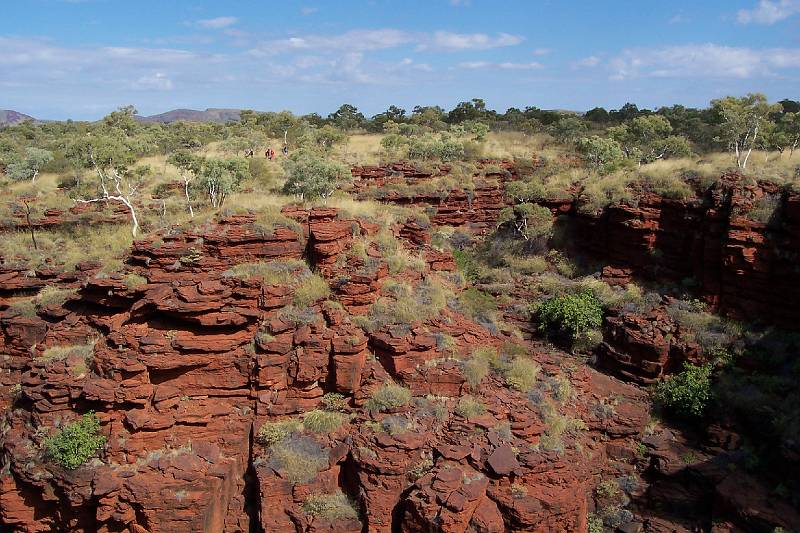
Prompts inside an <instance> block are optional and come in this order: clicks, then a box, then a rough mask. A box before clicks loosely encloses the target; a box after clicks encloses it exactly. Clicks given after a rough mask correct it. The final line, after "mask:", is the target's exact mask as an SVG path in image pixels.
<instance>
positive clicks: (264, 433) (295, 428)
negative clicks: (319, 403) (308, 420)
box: [256, 420, 303, 446]
mask: <svg viewBox="0 0 800 533" xmlns="http://www.w3.org/2000/svg"><path fill="white" fill-rule="evenodd" d="M302 429H303V424H302V422H300V421H299V420H282V421H280V422H267V423H265V424H264V425H262V426H261V428H260V429H259V430H258V433H257V434H256V440H258V441H259V442H260V443H261V444H263V445H264V446H272V445H273V444H275V443H277V442H280V441H282V440H284V439H286V438H287V437H289V436H290V435H291V434H292V433H296V432H299V431H301V430H302Z"/></svg>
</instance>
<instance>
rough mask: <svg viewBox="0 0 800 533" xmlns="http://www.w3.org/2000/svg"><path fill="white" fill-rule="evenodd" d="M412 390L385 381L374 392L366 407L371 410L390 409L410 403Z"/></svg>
mask: <svg viewBox="0 0 800 533" xmlns="http://www.w3.org/2000/svg"><path fill="white" fill-rule="evenodd" d="M410 401H411V391H410V390H408V389H407V388H405V387H403V386H402V385H398V384H396V383H385V384H383V385H382V386H381V387H380V388H378V389H376V390H375V392H373V393H372V397H371V398H370V399H369V400H367V402H366V403H365V404H364V407H365V408H367V409H368V410H370V411H378V412H382V411H390V410H392V409H397V408H400V407H403V406H405V405H408V402H410Z"/></svg>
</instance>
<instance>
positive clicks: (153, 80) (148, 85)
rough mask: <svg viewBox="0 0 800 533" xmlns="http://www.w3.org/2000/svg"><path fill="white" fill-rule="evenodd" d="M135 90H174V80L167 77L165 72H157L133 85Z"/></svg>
mask: <svg viewBox="0 0 800 533" xmlns="http://www.w3.org/2000/svg"><path fill="white" fill-rule="evenodd" d="M133 86H134V88H136V89H140V90H149V89H154V90H157V91H169V90H170V89H172V87H173V84H172V80H171V79H169V78H168V77H167V75H166V74H164V73H163V72H156V73H154V74H151V75H145V76H142V77H140V78H139V79H138V80H136V82H135V83H134V84H133Z"/></svg>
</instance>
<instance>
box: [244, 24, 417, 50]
mask: <svg viewBox="0 0 800 533" xmlns="http://www.w3.org/2000/svg"><path fill="white" fill-rule="evenodd" d="M412 42H414V37H413V36H412V35H411V34H409V33H406V32H403V31H400V30H393V29H382V30H352V31H349V32H346V33H342V34H338V35H304V36H297V37H289V38H288V39H275V40H272V41H265V42H262V43H260V44H259V45H258V46H256V47H255V48H253V49H251V50H250V53H251V54H252V55H255V56H270V55H276V54H280V53H283V52H287V51H311V50H319V51H329V52H342V51H351V52H366V51H370V50H383V49H387V48H396V47H398V46H401V45H404V44H409V43H412Z"/></svg>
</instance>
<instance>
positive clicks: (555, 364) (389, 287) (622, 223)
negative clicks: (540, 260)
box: [0, 162, 800, 533]
mask: <svg viewBox="0 0 800 533" xmlns="http://www.w3.org/2000/svg"><path fill="white" fill-rule="evenodd" d="M485 165H486V166H488V165H489V163H488V162H487V163H485ZM497 166H498V167H499V168H500V170H492V171H489V172H483V173H482V174H481V175H480V179H478V180H476V181H475V186H474V188H471V189H469V190H464V189H462V188H458V187H456V188H453V189H450V190H447V191H444V193H442V192H441V191H434V192H414V193H413V194H404V193H403V191H402V190H400V191H398V190H395V191H388V192H386V193H385V194H384V193H381V196H380V197H379V200H380V201H381V202H384V203H386V204H398V205H403V206H416V207H418V208H422V209H424V210H425V212H426V213H427V214H428V221H429V222H426V221H421V220H418V219H413V218H409V219H407V220H401V221H398V222H396V223H394V224H392V225H390V226H389V227H380V225H379V224H377V223H376V222H375V221H373V220H367V219H364V218H358V217H348V216H346V215H345V214H344V213H343V212H341V211H340V210H337V209H336V208H333V207H313V208H307V207H303V206H286V207H284V208H283V210H282V212H281V214H280V215H278V214H275V219H276V220H277V221H276V222H270V223H264V222H263V221H262V220H260V219H259V218H258V217H256V216H255V215H253V214H247V213H244V214H242V213H238V214H230V215H227V216H223V215H221V216H219V217H217V218H216V219H215V220H213V221H212V222H209V223H207V224H198V225H196V226H194V227H191V228H175V229H172V230H168V231H163V232H161V233H160V234H158V235H157V236H156V237H148V238H146V239H142V240H137V241H135V242H134V244H133V246H132V248H131V250H130V252H129V255H128V257H127V258H126V260H125V267H124V271H123V272H120V273H116V274H112V275H103V274H98V265H93V264H88V263H87V264H82V265H80V266H79V268H77V269H76V270H75V271H74V272H73V271H70V272H59V271H48V270H37V271H33V272H31V271H30V270H29V269H27V268H24V267H23V266H19V267H13V266H3V267H2V270H0V353H1V354H2V359H0V370H2V373H0V393H2V394H1V395H0V408H2V409H3V418H2V426H0V432H1V434H2V438H1V439H0V442H1V443H2V460H0V467H2V470H0V524H2V526H3V527H5V528H8V530H10V531H24V532H39V531H98V532H106V531H108V532H111V531H128V532H131V533H145V532H148V533H155V532H167V531H206V532H217V531H226V532H227V531H230V532H237V531H242V532H250V531H255V532H259V531H264V532H269V531H297V532H324V531H329V532H350V531H352V532H360V531H375V532H387V533H389V532H407V533H412V532H414V533H416V532H419V533H422V532H433V531H442V532H475V533H478V532H486V533H490V532H498V533H499V532H505V531H509V532H516V531H520V532H522V531H537V532H539V531H541V532H545V531H563V532H573V531H576V532H585V531H593V532H594V531H596V529H594V530H592V529H591V528H592V527H594V528H596V527H597V521H596V518H597V517H600V520H601V522H600V523H601V524H605V526H606V527H607V528H609V530H612V531H614V530H616V531H624V532H626V533H628V532H636V531H647V532H667V531H696V530H698V529H697V528H698V524H702V526H703V527H705V528H706V529H704V530H708V531H714V532H716V533H723V532H739V531H772V530H773V529H772V528H775V527H782V528H784V529H783V530H784V531H793V530H797V529H798V528H800V516H799V515H798V514H797V511H796V510H795V509H793V508H792V506H791V505H790V504H788V503H786V502H785V501H783V500H782V499H781V498H775V497H774V494H773V491H772V490H771V489H770V488H769V487H768V486H766V485H765V483H764V482H763V481H762V480H760V479H758V478H757V477H756V476H753V475H751V474H750V473H748V472H745V471H742V470H739V469H735V468H730V466H729V465H731V464H733V459H732V458H733V457H734V456H735V455H736V454H737V453H738V450H739V447H738V446H737V442H738V440H739V436H738V433H737V428H736V427H734V426H732V425H731V426H726V425H715V426H713V427H711V428H710V429H709V431H708V432H707V434H705V435H703V436H702V438H701V439H700V440H701V441H702V442H703V443H704V444H703V446H697V444H696V443H697V440H696V439H689V438H688V437H686V436H684V435H683V434H682V432H681V431H679V430H678V429H675V428H672V427H670V426H669V425H667V424H660V423H656V422H654V421H653V420H652V419H651V404H650V397H649V395H648V393H647V391H646V390H645V389H644V388H642V385H647V384H651V383H654V382H656V381H657V380H658V379H659V378H661V377H663V376H664V375H667V374H670V373H673V372H675V371H676V370H677V369H679V368H680V366H681V365H682V364H683V363H684V362H685V361H695V362H700V361H704V360H705V359H706V358H707V357H708V354H706V353H704V350H703V347H701V346H700V345H699V344H698V342H697V341H696V339H692V338H691V336H690V335H687V334H686V332H685V331H684V329H682V328H683V326H682V325H681V324H679V323H677V322H676V321H675V320H674V319H673V318H672V317H671V316H670V315H669V314H668V313H667V311H666V309H667V307H668V306H669V305H670V300H669V298H670V297H669V295H666V296H665V297H664V300H663V301H661V302H659V303H658V305H655V306H653V308H652V309H649V310H647V311H646V312H641V311H639V310H634V311H626V310H615V311H612V312H609V313H607V315H606V317H605V319H604V322H603V326H602V330H603V338H602V342H601V343H599V344H598V346H597V348H596V349H595V353H594V357H596V364H595V365H589V364H586V363H585V361H583V360H580V359H578V358H576V357H574V356H573V355H572V354H570V353H568V352H567V351H566V350H563V349H561V348H559V347H558V346H557V345H553V344H550V343H548V342H545V340H544V339H543V338H541V336H539V335H537V334H530V333H528V334H523V335H518V334H515V333H514V332H513V331H511V329H510V328H506V327H493V325H492V324H487V323H486V322H484V321H482V320H479V319H478V317H476V316H474V315H471V314H470V313H469V312H467V310H466V309H464V308H463V306H459V305H455V304H453V301H455V300H458V297H459V295H460V294H461V293H463V292H464V291H466V290H469V289H470V282H469V281H467V282H464V281H463V280H460V279H458V273H457V266H456V260H455V258H454V257H453V255H452V253H451V252H450V251H447V250H442V249H439V248H437V247H434V246H433V245H432V244H431V242H432V241H431V232H432V230H433V229H435V228H436V227H444V226H447V227H456V228H461V229H464V230H465V231H467V232H468V233H470V234H472V235H477V236H478V237H477V238H479V239H480V238H484V237H485V236H486V235H488V234H489V233H490V232H491V231H492V230H493V228H494V227H495V225H496V224H495V223H496V220H497V218H498V216H499V213H500V211H501V210H502V209H503V208H505V207H506V206H507V205H508V202H509V201H508V200H507V198H506V195H505V193H504V184H505V183H506V182H508V181H513V180H515V179H517V177H518V175H517V172H516V170H515V168H514V165H513V164H512V163H511V162H502V163H500V164H498V165H497ZM352 172H353V175H354V176H355V178H356V180H355V183H354V190H353V191H351V193H352V194H353V195H356V196H359V195H363V194H365V193H367V192H368V191H369V190H370V189H374V188H382V187H384V186H385V185H386V183H387V181H391V180H400V181H402V182H404V183H405V182H409V181H411V182H420V181H421V182H424V181H425V180H426V179H429V178H430V177H431V174H429V173H426V172H421V171H419V170H418V169H416V168H414V167H413V166H409V165H406V164H397V165H392V166H386V167H357V168H354V169H353V171H352ZM439 172H443V173H444V174H446V173H447V172H448V170H447V169H445V168H441V169H439ZM766 196H769V197H775V198H776V202H777V203H778V204H779V209H776V211H775V214H774V215H773V217H772V218H771V219H770V220H768V221H766V222H761V221H758V220H756V219H754V218H753V217H751V216H749V213H751V212H752V211H753V209H754V205H755V204H756V203H757V202H758V201H759V200H760V199H762V198H764V197H766ZM581 201H582V200H581V197H580V195H579V194H578V195H576V196H575V197H573V198H566V199H563V200H553V199H542V200H541V201H540V204H541V205H543V206H545V207H547V208H548V209H550V210H551V212H552V214H553V217H554V218H557V222H556V223H557V225H559V226H561V227H563V231H564V234H565V236H566V237H565V239H564V240H565V242H566V244H565V247H564V248H565V250H575V251H577V252H580V253H583V254H587V255H589V256H591V257H593V258H595V259H597V260H599V261H601V262H602V263H603V267H604V268H602V269H601V275H600V277H601V278H602V279H603V280H605V281H606V282H607V283H608V284H609V285H611V286H615V287H624V286H626V285H627V284H628V283H630V282H631V281H632V280H634V279H648V278H649V279H653V278H669V279H672V280H677V281H679V282H680V281H681V280H692V288H693V290H694V291H695V293H696V294H697V295H698V297H699V298H701V299H703V300H704V301H705V302H707V304H708V305H709V308H710V309H712V310H714V311H715V312H718V313H720V314H722V315H725V316H730V317H733V318H736V319H740V320H747V321H751V322H758V321H761V322H764V323H767V324H774V325H778V326H782V327H785V328H790V329H794V328H796V327H797V322H798V321H797V318H798V313H800V310H798V307H797V306H796V305H786V302H792V301H794V300H796V298H795V296H800V294H798V291H800V289H798V287H800V283H798V282H799V281H800V271H798V268H797V264H798V262H797V250H798V249H800V247H799V246H798V245H799V244H800V242H799V241H800V208H799V206H800V196H798V195H797V194H794V193H783V192H779V191H778V189H777V188H776V187H775V186H774V185H772V184H770V183H767V182H758V183H749V182H747V181H745V180H744V179H743V178H742V176H737V175H725V176H722V177H721V178H720V179H719V180H717V181H716V182H715V184H714V185H713V186H711V187H710V188H708V189H707V190H705V191H699V192H698V195H697V197H696V198H694V199H692V200H690V201H677V200H670V199H667V198H663V197H660V196H658V195H655V194H653V193H650V192H644V193H642V194H641V195H640V196H639V197H638V198H637V201H636V202H632V203H630V204H628V203H621V204H618V205H613V206H611V207H608V208H606V209H603V210H602V211H599V212H590V213H587V212H585V211H584V210H582V209H581ZM632 204H635V205H632ZM57 215H58V213H51V214H50V215H48V216H49V217H50V218H58V217H57ZM48 220H49V219H48ZM54 223H55V222H54ZM20 224H21V226H20V227H24V224H22V223H20ZM386 240H391V242H392V246H395V247H396V248H397V249H399V250H400V253H401V254H409V255H410V256H412V257H413V258H417V260H416V261H414V262H408V264H402V265H400V266H398V265H397V264H395V262H393V261H391V260H390V259H389V255H390V252H389V251H388V250H389V249H388V248H387V246H386V245H385V242H384V241H386ZM392 253H396V252H392ZM311 271H313V272H314V274H312V273H311ZM313 276H318V277H319V278H321V279H322V280H323V281H324V285H325V286H326V287H327V290H325V291H319V292H317V291H310V290H309V287H310V285H309V284H310V283H311V281H310V280H311V279H312V277H313ZM46 287H50V288H56V289H57V290H59V291H62V292H63V298H58V299H57V301H55V302H51V303H47V304H44V305H37V306H36V308H35V309H34V310H33V311H31V310H30V309H27V312H26V310H25V309H24V308H22V307H21V306H20V305H18V302H19V301H20V299H22V298H25V297H30V296H31V295H35V294H37V293H38V292H40V291H42V290H44V289H45V288H46ZM526 289H527V287H519V290H522V291H524V290H526ZM309 294H310V295H309ZM400 304H405V305H408V306H410V307H411V309H410V317H409V320H408V321H407V322H404V323H398V321H396V320H389V319H387V318H386V317H385V316H384V315H385V314H388V313H391V312H393V311H392V308H393V306H396V307H398V308H399V307H400ZM523 331H525V330H524V329H523ZM530 331H536V330H535V328H532V329H531V330H530ZM479 351H482V352H481V353H482V354H484V355H485V357H486V358H487V364H488V365H489V366H490V367H491V368H492V371H487V372H484V373H483V375H479V376H477V377H475V376H474V375H471V374H469V373H468V372H466V371H465V366H466V365H467V363H466V362H465V361H470V360H477V359H476V358H477V355H476V352H479ZM521 354H525V358H524V360H525V362H526V364H527V365H528V366H526V367H525V368H526V369H527V370H528V371H529V372H528V374H526V376H527V377H528V378H530V377H531V375H532V381H531V382H530V383H521V382H520V381H519V380H518V379H515V375H514V374H513V373H512V370H511V369H513V368H514V365H515V364H516V362H517V361H518V360H521V359H522V355H521ZM470 358H472V359H470ZM529 360H530V361H529ZM398 386H399V387H400V388H401V389H403V390H405V391H407V393H402V394H400V396H401V399H400V400H401V401H391V402H384V404H379V403H377V402H376V398H381V397H382V395H388V393H389V391H390V390H391V387H398ZM403 394H407V396H403ZM334 400H336V401H334ZM85 413H94V414H95V415H96V417H97V419H98V421H99V427H100V434H101V435H102V436H103V437H104V438H105V444H104V446H103V447H102V450H101V452H100V453H99V455H98V457H95V458H93V459H91V460H89V461H88V462H87V463H86V464H84V465H82V466H80V467H78V468H75V469H68V468H64V467H62V466H59V465H58V464H54V463H53V462H51V461H48V460H46V459H44V458H43V451H42V450H43V447H44V445H45V441H46V439H47V437H48V434H49V433H48V432H50V433H52V430H51V428H63V427H65V425H67V424H69V423H73V422H75V421H76V420H78V419H80V417H81V416H82V415H83V414H85ZM315 417H320V418H321V417H328V418H332V419H335V421H336V422H337V423H336V424H331V425H330V427H329V428H328V429H321V428H319V427H318V426H317V425H316V424H314V423H313V420H314V418H315ZM328 418H325V419H326V420H327V419H328ZM280 424H283V425H280ZM264 428H267V429H268V430H273V431H275V432H278V433H279V437H280V438H273V437H272V436H271V435H270V434H268V432H267V431H265V430H264ZM287 428H288V429H287ZM789 456H790V454H788V453H787V457H789ZM790 460H794V461H796V457H795V458H793V459H791V457H790ZM743 489H744V490H743ZM339 492H341V493H342V494H343V495H344V496H345V497H346V498H347V499H348V500H349V501H351V502H352V505H353V508H354V509H355V511H356V514H355V515H346V516H338V517H336V516H330V515H329V516H324V515H321V514H314V513H311V512H308V509H309V503H308V502H309V501H312V500H313V498H314V497H317V496H319V495H330V494H338V493H339ZM601 527H602V526H601Z"/></svg>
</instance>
